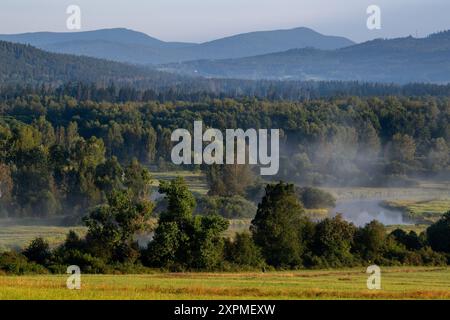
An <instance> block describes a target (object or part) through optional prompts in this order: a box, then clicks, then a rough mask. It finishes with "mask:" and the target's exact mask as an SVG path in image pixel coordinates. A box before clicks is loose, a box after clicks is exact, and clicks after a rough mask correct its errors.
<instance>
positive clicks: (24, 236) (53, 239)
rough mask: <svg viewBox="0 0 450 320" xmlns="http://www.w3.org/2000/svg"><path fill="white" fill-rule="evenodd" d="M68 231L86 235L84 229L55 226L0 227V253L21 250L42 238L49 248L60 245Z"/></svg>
mask: <svg viewBox="0 0 450 320" xmlns="http://www.w3.org/2000/svg"><path fill="white" fill-rule="evenodd" d="M70 230H74V231H76V232H77V233H78V234H79V235H84V234H85V233H86V228H84V227H70V228H68V227H55V226H0V252H2V251H6V250H10V249H22V248H24V247H25V246H27V245H28V244H29V243H30V242H31V241H32V240H33V239H36V238H37V237H42V238H44V239H45V240H47V241H48V242H49V244H50V246H51V247H55V246H57V245H59V244H61V243H62V242H63V241H64V240H65V239H66V236H67V234H68V233H69V231H70Z"/></svg>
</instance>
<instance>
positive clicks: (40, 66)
mask: <svg viewBox="0 0 450 320" xmlns="http://www.w3.org/2000/svg"><path fill="white" fill-rule="evenodd" d="M0 70H1V72H0V84H40V83H46V84H59V83H62V82H67V81H85V82H103V83H108V82H111V81H114V82H117V83H123V82H130V81H136V80H141V79H147V78H148V79H153V80H154V81H158V80H161V79H162V80H164V79H166V78H167V79H169V80H170V79H171V78H174V77H175V76H172V75H167V74H164V73H162V72H159V71H155V70H151V69H149V68H145V67H136V66H132V65H127V64H123V63H118V62H112V61H107V60H101V59H96V58H88V57H80V56H73V55H66V54H57V53H49V52H46V51H43V50H40V49H36V48H34V47H32V46H29V45H23V44H16V43H10V42H4V41H0Z"/></svg>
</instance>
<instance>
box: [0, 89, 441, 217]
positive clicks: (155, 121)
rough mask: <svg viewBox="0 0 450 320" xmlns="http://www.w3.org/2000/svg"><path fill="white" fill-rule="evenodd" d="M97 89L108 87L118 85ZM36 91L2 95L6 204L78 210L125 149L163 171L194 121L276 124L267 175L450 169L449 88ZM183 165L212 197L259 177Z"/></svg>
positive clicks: (237, 192)
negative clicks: (256, 93)
mask: <svg viewBox="0 0 450 320" xmlns="http://www.w3.org/2000/svg"><path fill="white" fill-rule="evenodd" d="M92 90H94V91H95V90H99V91H101V89H100V88H97V89H96V88H95V87H94V89H92ZM103 90H106V92H111V95H114V94H116V92H117V90H119V89H117V88H114V87H113V88H111V89H103ZM39 92H40V93H39V94H28V91H27V90H25V89H23V88H22V89H20V88H16V91H12V92H9V93H6V92H3V94H0V97H1V98H0V193H1V195H2V196H1V198H0V202H1V206H2V208H3V209H2V210H3V211H4V212H5V210H9V211H10V212H13V213H17V214H25V215H26V214H30V213H31V212H34V214H35V215H45V214H51V213H55V212H63V211H64V212H71V210H72V209H74V208H73V206H75V207H77V206H80V207H82V208H81V209H77V208H75V211H78V212H81V211H83V210H84V209H85V208H86V207H89V206H91V205H93V204H98V203H100V201H101V198H103V199H104V198H105V195H106V194H107V193H108V190H111V189H112V185H114V184H117V183H118V182H119V180H121V179H122V178H121V177H120V175H121V172H122V171H124V172H126V170H124V169H123V168H124V167H127V166H129V165H130V163H132V161H134V160H133V159H137V161H139V162H140V163H143V164H144V165H145V166H153V167H155V168H160V169H163V170H167V169H170V168H171V167H173V165H172V164H171V161H170V159H171V157H170V155H171V150H172V146H173V142H172V141H171V139H170V138H171V133H172V131H173V130H174V129H178V128H186V129H188V130H192V127H193V122H194V121H195V120H203V122H204V124H205V126H208V127H213V128H218V129H221V130H224V129H226V128H243V129H244V130H245V129H249V128H256V129H258V128H279V129H281V141H280V157H281V159H280V171H279V173H278V175H277V176H274V177H273V179H274V180H286V181H294V182H296V183H299V184H302V185H358V186H382V185H396V186H399V185H401V186H411V185H413V184H414V181H413V180H412V179H411V177H413V176H421V175H427V176H430V175H432V176H434V177H436V178H441V179H445V178H448V177H449V176H450V100H449V99H448V98H433V97H418V98H403V97H385V98H383V97H379V98H376V97H373V98H356V97H348V98H333V99H328V100H314V101H312V100H311V101H303V102H299V101H297V102H288V101H273V102H270V101H264V100H257V99H248V98H246V99H240V100H232V99H227V98H224V99H220V100H214V99H209V98H206V99H204V100H200V101H197V102H194V103H193V102H188V101H184V102H183V101H179V102H176V103H174V102H166V103H160V102H158V101H145V102H139V101H138V102H133V101H127V102H107V101H102V102H94V101H91V100H89V99H88V97H83V98H80V99H77V98H74V97H72V96H71V95H65V94H66V93H65V91H55V90H52V89H43V90H42V91H39ZM107 100H108V99H107ZM112 100H114V99H112ZM114 101H115V100H114ZM134 166H136V163H135V164H134ZM119 167H121V168H119ZM186 169H200V170H204V171H205V173H206V176H207V179H208V185H209V189H210V195H211V196H217V197H234V196H239V197H245V198H247V199H250V198H252V195H249V194H248V190H249V188H252V187H253V188H254V187H255V185H257V184H258V179H256V178H255V175H254V172H255V170H254V169H255V168H252V167H251V166H246V165H235V166H222V165H217V166H203V167H199V168H198V167H194V166H187V167H186ZM110 175H112V176H110ZM125 176H126V175H125ZM125 179H126V177H125ZM121 183H122V184H123V183H124V181H121ZM130 183H131V182H130ZM111 184H112V185H111ZM252 200H255V201H256V202H257V201H259V200H260V198H257V199H252ZM305 201H306V200H305ZM7 207H9V208H7ZM12 207H14V208H12Z"/></svg>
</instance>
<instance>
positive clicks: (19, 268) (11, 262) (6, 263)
mask: <svg viewBox="0 0 450 320" xmlns="http://www.w3.org/2000/svg"><path fill="white" fill-rule="evenodd" d="M0 270H2V271H4V272H5V273H7V274H15V275H23V274H28V273H31V274H45V273H47V272H48V271H47V269H45V268H44V267H43V266H41V265H38V264H36V263H34V262H29V261H28V260H27V258H26V257H25V256H24V255H22V254H20V253H17V252H14V251H8V252H4V253H2V254H0Z"/></svg>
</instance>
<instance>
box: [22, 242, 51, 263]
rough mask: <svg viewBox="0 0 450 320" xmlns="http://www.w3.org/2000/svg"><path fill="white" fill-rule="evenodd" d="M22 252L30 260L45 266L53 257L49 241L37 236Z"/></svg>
mask: <svg viewBox="0 0 450 320" xmlns="http://www.w3.org/2000/svg"><path fill="white" fill-rule="evenodd" d="M22 254H23V255H24V256H25V257H27V259H28V260H29V261H33V262H36V263H37V264H40V265H44V266H46V265H48V263H49V262H50V259H51V257H52V253H51V252H50V246H49V244H48V242H47V241H45V240H44V239H42V238H36V239H34V240H33V241H31V243H30V244H29V246H28V247H27V248H26V249H25V250H24V251H23V252H22Z"/></svg>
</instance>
